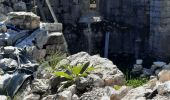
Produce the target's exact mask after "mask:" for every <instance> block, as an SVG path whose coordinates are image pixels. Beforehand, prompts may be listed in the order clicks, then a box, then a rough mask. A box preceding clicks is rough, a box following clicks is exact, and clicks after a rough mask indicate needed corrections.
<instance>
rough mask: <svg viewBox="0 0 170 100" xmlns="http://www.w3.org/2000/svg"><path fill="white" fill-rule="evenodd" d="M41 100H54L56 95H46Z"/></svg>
mask: <svg viewBox="0 0 170 100" xmlns="http://www.w3.org/2000/svg"><path fill="white" fill-rule="evenodd" d="M42 100H56V95H48V96H46V97H44V98H42ZM73 100H74V99H73Z"/></svg>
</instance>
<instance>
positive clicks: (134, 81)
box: [126, 78, 149, 88]
mask: <svg viewBox="0 0 170 100" xmlns="http://www.w3.org/2000/svg"><path fill="white" fill-rule="evenodd" d="M148 81H149V79H148V78H135V79H129V80H127V81H126V85H127V86H132V87H133V88H136V87H139V86H142V85H144V84H145V83H147V82H148Z"/></svg>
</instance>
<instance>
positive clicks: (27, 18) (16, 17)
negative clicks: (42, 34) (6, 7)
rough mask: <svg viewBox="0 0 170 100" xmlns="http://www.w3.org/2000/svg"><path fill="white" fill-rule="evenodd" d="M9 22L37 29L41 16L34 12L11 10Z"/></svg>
mask: <svg viewBox="0 0 170 100" xmlns="http://www.w3.org/2000/svg"><path fill="white" fill-rule="evenodd" d="M8 16H9V18H10V19H9V24H11V25H14V26H17V27H18V28H21V29H28V30H32V29H36V28H38V27H39V26H40V17H38V16H37V15H35V14H33V13H32V12H10V13H9V14H8Z"/></svg>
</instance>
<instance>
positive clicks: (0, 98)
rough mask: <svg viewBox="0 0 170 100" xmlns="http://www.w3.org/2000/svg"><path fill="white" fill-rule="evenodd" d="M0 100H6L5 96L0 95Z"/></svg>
mask: <svg viewBox="0 0 170 100" xmlns="http://www.w3.org/2000/svg"><path fill="white" fill-rule="evenodd" d="M0 100H8V98H7V96H5V95H0Z"/></svg>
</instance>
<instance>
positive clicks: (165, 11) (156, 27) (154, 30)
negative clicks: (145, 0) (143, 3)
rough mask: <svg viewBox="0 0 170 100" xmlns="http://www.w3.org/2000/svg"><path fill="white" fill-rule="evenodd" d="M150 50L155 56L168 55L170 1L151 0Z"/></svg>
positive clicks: (169, 47) (169, 50)
mask: <svg viewBox="0 0 170 100" xmlns="http://www.w3.org/2000/svg"><path fill="white" fill-rule="evenodd" d="M150 5H151V10H150V50H151V52H153V54H154V55H155V56H157V57H168V56H170V45H169V42H170V39H169V38H170V33H169V32H170V1H169V0H151V4H150Z"/></svg>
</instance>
